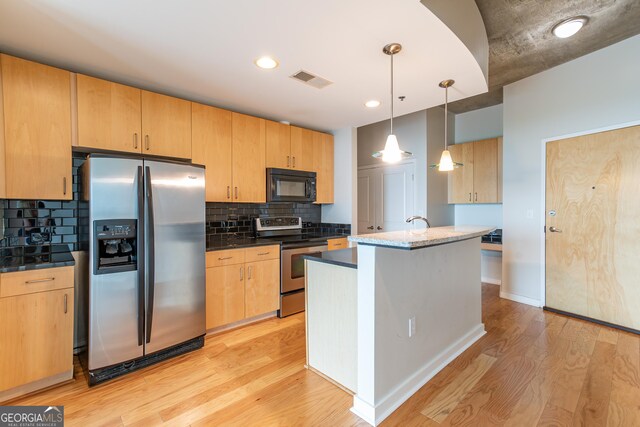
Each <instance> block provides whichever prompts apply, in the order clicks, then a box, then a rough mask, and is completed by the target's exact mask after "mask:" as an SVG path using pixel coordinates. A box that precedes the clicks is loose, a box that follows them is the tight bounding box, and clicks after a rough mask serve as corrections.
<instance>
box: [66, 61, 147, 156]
mask: <svg viewBox="0 0 640 427" xmlns="http://www.w3.org/2000/svg"><path fill="white" fill-rule="evenodd" d="M76 91H77V112H78V136H77V142H76V143H77V145H78V146H80V147H87V148H97V149H101V150H111V151H120V152H127V153H141V152H142V104H141V103H142V100H141V90H140V89H137V88H134V87H129V86H125V85H121V84H118V83H113V82H110V81H107V80H101V79H96V78H94V77H89V76H85V75H82V74H78V75H77V77H76Z"/></svg>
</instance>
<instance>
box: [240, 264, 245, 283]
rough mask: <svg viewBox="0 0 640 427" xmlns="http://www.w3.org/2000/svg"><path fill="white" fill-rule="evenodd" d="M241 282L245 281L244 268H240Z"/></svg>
mask: <svg viewBox="0 0 640 427" xmlns="http://www.w3.org/2000/svg"><path fill="white" fill-rule="evenodd" d="M240 280H244V267H240Z"/></svg>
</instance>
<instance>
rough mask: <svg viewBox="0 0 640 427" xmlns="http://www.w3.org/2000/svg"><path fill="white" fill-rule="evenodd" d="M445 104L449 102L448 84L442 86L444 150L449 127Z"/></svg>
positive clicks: (445, 149)
mask: <svg viewBox="0 0 640 427" xmlns="http://www.w3.org/2000/svg"><path fill="white" fill-rule="evenodd" d="M447 104H449V86H446V87H445V88H444V151H447V143H448V142H449V141H448V140H447V138H448V136H447V128H448V127H449V126H448V124H449V123H448V122H449V110H448V108H447Z"/></svg>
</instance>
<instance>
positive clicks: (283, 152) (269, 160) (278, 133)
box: [265, 120, 291, 169]
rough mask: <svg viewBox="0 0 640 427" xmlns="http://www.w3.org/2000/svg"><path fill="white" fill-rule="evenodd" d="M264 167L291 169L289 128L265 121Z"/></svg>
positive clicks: (281, 124)
mask: <svg viewBox="0 0 640 427" xmlns="http://www.w3.org/2000/svg"><path fill="white" fill-rule="evenodd" d="M265 132H266V150H267V151H266V165H267V167H268V168H281V169H290V168H291V126H289V125H286V124H283V123H278V122H272V121H271V120H266V121H265Z"/></svg>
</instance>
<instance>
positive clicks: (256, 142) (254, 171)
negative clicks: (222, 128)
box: [231, 113, 267, 203]
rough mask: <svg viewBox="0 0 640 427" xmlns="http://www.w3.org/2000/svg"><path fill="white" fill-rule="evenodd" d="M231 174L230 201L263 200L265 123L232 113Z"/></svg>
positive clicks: (264, 196) (254, 201) (264, 184)
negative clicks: (231, 191) (231, 190)
mask: <svg viewBox="0 0 640 427" xmlns="http://www.w3.org/2000/svg"><path fill="white" fill-rule="evenodd" d="M231 124H232V131H231V136H232V141H233V142H232V155H231V157H232V174H233V194H232V198H233V201H234V202H250V203H264V202H266V200H267V182H266V180H267V177H266V171H265V170H266V163H265V145H266V142H265V120H264V119H260V118H258V117H253V116H247V115H245V114H239V113H232V118H231Z"/></svg>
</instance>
